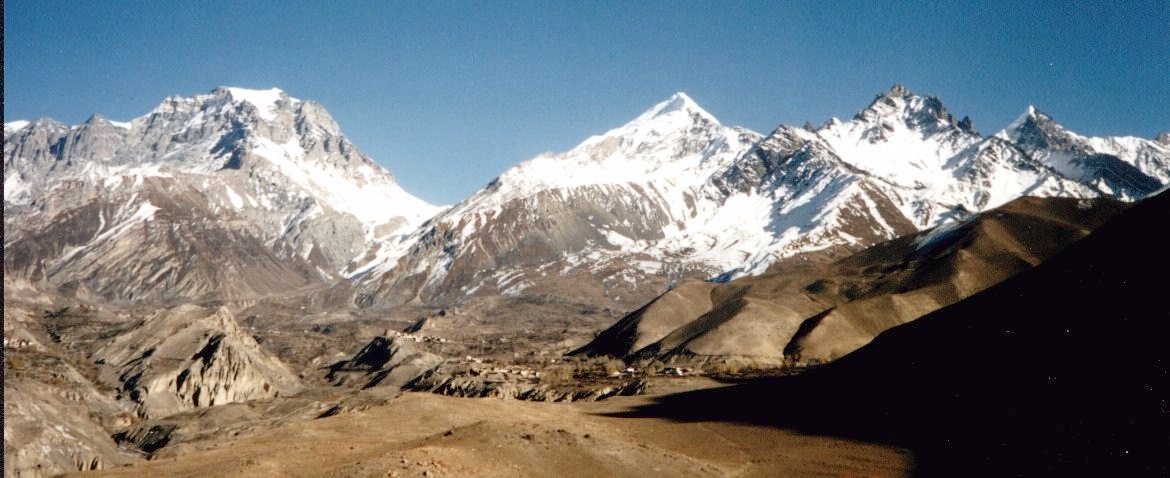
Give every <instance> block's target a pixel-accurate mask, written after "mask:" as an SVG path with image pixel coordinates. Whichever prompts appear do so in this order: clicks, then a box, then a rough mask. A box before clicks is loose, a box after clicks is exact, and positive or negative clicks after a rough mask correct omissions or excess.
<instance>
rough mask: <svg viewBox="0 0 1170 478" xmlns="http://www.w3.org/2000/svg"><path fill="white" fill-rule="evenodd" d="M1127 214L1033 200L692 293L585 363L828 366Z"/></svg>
mask: <svg viewBox="0 0 1170 478" xmlns="http://www.w3.org/2000/svg"><path fill="white" fill-rule="evenodd" d="M1125 207H1126V206H1125V205H1124V204H1122V203H1119V202H1116V201H1112V200H1107V199H1094V200H1085V199H1080V200H1078V199H1063V198H1031V197H1025V198H1020V199H1017V200H1015V201H1012V202H1010V203H1008V204H1006V205H1004V206H1002V207H1000V208H997V209H994V210H991V211H987V212H984V213H980V214H978V215H975V216H972V217H971V218H969V219H967V220H964V221H961V222H957V223H953V224H949V225H945V226H942V227H939V228H935V229H931V230H928V231H924V232H922V233H919V234H915V235H911V236H906V237H902V238H898V239H895V240H892V241H888V242H885V243H882V244H879V245H877V246H874V247H872V248H869V249H866V250H864V251H861V252H859V253H857V254H854V255H852V256H849V257H847V258H845V259H842V260H840V261H837V262H834V263H830V264H816V263H805V264H799V263H795V264H794V263H791V262H789V263H786V264H782V265H777V266H773V268H772V269H771V270H770V271H769V272H768V273H766V274H763V275H761V276H757V277H747V278H743V279H739V280H735V281H733V282H731V283H727V284H718V285H717V284H710V283H687V284H683V285H682V286H680V287H678V288H677V289H675V290H672V291H670V292H667V293H666V294H664V295H662V296H661V297H659V298H658V299H656V300H655V301H653V302H651V303H650V304H648V305H647V306H645V307H643V308H642V309H640V310H638V311H635V312H634V313H632V314H630V315H628V316H627V317H625V318H624V319H622V320H621V321H619V322H618V323H617V324H615V325H614V326H612V327H610V328H609V329H607V330H605V331H603V332H602V333H601V334H600V335H599V336H598V337H597V338H596V339H595V340H594V341H593V342H591V343H590V344H589V345H587V346H585V347H583V348H581V349H579V350H578V351H577V353H583V354H590V355H615V356H621V357H627V358H639V359H648V358H659V359H662V360H667V361H670V360H674V361H688V360H693V361H697V362H709V361H729V360H747V361H749V363H753V364H757V365H765V366H774V365H779V364H781V363H784V361H785V359H786V358H787V359H788V360H789V361H792V360H795V361H804V362H825V361H830V360H833V359H835V358H838V357H841V356H843V355H845V354H847V353H849V352H852V351H853V350H856V349H857V348H859V347H861V346H863V345H865V344H866V343H869V341H871V340H872V339H873V338H874V337H876V336H877V335H878V334H880V333H881V332H882V331H885V330H887V329H889V328H891V327H894V326H897V325H900V324H904V323H907V322H910V321H912V320H914V319H917V318H919V317H921V316H923V315H926V314H928V313H930V312H932V311H935V310H938V309H940V308H942V307H945V306H947V305H950V304H953V303H955V302H958V301H959V300H961V299H963V298H965V297H969V296H971V295H972V294H975V293H977V292H979V291H981V290H983V289H985V288H987V287H990V286H992V285H994V284H997V283H999V282H1001V281H1003V280H1004V279H1007V278H1009V277H1011V276H1013V275H1015V274H1017V273H1019V272H1021V271H1024V270H1027V269H1030V268H1032V267H1034V266H1036V265H1038V264H1040V263H1041V262H1043V261H1044V260H1045V259H1047V258H1049V257H1051V256H1052V255H1054V254H1056V253H1058V252H1060V251H1061V250H1063V249H1064V248H1065V247H1067V246H1068V245H1070V244H1072V243H1073V242H1075V241H1077V240H1078V239H1080V238H1083V237H1085V236H1086V235H1088V234H1089V233H1090V232H1091V231H1092V230H1094V229H1095V228H1097V227H1099V226H1100V225H1102V224H1104V223H1105V222H1107V221H1108V220H1109V219H1111V218H1113V217H1114V216H1115V215H1117V214H1118V213H1119V212H1120V211H1122V210H1124V208H1125Z"/></svg>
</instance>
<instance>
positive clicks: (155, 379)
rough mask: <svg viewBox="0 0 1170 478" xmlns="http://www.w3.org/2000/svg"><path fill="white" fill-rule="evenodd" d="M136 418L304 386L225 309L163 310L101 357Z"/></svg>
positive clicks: (109, 379) (277, 393)
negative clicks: (134, 412) (135, 409)
mask: <svg viewBox="0 0 1170 478" xmlns="http://www.w3.org/2000/svg"><path fill="white" fill-rule="evenodd" d="M94 359H95V360H96V361H97V363H99V364H102V365H105V366H107V367H108V372H107V374H108V375H110V376H109V377H107V380H106V381H107V382H110V383H117V384H119V387H120V392H121V395H122V396H123V398H128V399H130V400H131V401H133V402H135V403H137V404H138V405H137V413H138V415H139V416H142V417H146V418H158V417H162V416H166V415H170V414H174V413H177V412H180V411H183V410H189V409H192V408H199V407H209V406H213V405H222V404H225V403H232V402H241V401H248V400H259V399H266V398H273V397H278V396H280V395H282V394H283V395H288V394H290V393H292V392H294V391H296V390H297V389H298V388H299V387H300V384H299V381H298V380H297V378H296V376H295V375H294V374H293V373H292V372H290V371H289V370H288V369H287V368H286V367H285V365H284V364H283V363H281V362H280V360H279V359H277V358H276V357H273V356H271V355H269V354H268V353H267V352H265V351H264V350H263V349H261V348H260V345H259V344H258V343H257V342H256V340H255V339H254V338H253V337H252V336H251V335H249V334H248V333H246V332H245V331H244V330H243V329H241V328H240V327H239V325H238V324H236V322H235V319H234V318H233V317H232V315H231V313H230V312H228V311H227V309H225V308H223V307H219V308H203V307H196V306H180V307H176V308H173V309H169V310H163V311H159V312H158V313H156V314H154V315H152V316H149V317H147V318H145V319H143V320H142V322H141V323H140V324H138V325H137V326H136V327H134V328H133V329H131V330H129V331H128V332H125V333H122V334H121V335H119V336H118V337H116V338H114V340H113V341H112V342H110V343H109V344H108V345H106V346H104V347H102V348H101V349H100V350H98V351H97V352H96V353H95V354H94Z"/></svg>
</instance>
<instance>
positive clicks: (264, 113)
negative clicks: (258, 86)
mask: <svg viewBox="0 0 1170 478" xmlns="http://www.w3.org/2000/svg"><path fill="white" fill-rule="evenodd" d="M221 90H223V91H225V92H226V93H227V94H228V95H230V96H231V98H232V99H233V100H234V101H236V102H245V103H249V104H251V105H252V106H254V107H255V108H256V110H257V111H259V112H260V117H261V118H263V119H265V120H268V121H272V120H273V119H275V118H276V116H275V115H274V114H273V111H274V110H276V109H277V108H278V104H279V103H280V102H281V101H288V102H291V103H293V104H296V103H299V102H300V101H301V100H298V99H296V98H292V97H289V96H288V95H287V94H286V93H285V92H284V91H282V90H281V89H280V88H270V89H267V90H251V89H247V88H238V87H230V86H225V87H221V88H219V89H217V90H216V92H219V91H221Z"/></svg>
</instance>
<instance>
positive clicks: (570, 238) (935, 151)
mask: <svg viewBox="0 0 1170 478" xmlns="http://www.w3.org/2000/svg"><path fill="white" fill-rule="evenodd" d="M1022 118H1023V119H1021V120H1019V121H1017V122H1015V123H1013V124H1012V125H1010V126H1009V127H1008V128H1007V129H1005V130H1003V131H1001V132H1000V133H999V134H996V135H993V136H988V137H984V136H981V135H979V134H978V133H977V132H976V131H975V129H974V127H973V125H972V122H971V121H970V120H969V119H967V118H963V119H962V120H956V119H955V117H954V116H953V115H952V114H951V113H950V112H948V111H947V110H946V108H945V107H944V106H943V104H942V102H941V101H940V100H939V99H937V98H934V97H929V96H919V95H915V94H913V93H911V92H910V91H908V90H906V89H905V88H903V87H901V86H895V87H894V88H892V89H891V90H889V91H887V92H885V93H883V94H880V95H878V96H877V98H876V99H875V100H874V102H873V103H872V104H870V105H869V106H868V107H866V108H865V109H863V110H862V111H861V112H859V113H858V114H857V115H856V116H855V117H854V118H852V119H851V120H849V121H840V120H837V119H833V120H831V121H829V122H827V123H826V124H825V125H823V126H821V127H820V128H811V127H806V128H793V127H789V126H781V127H779V128H777V129H776V130H775V131H773V132H772V133H771V134H769V135H767V136H763V135H759V134H757V133H754V132H751V131H749V130H746V129H743V128H731V127H727V126H724V125H722V124H720V123H719V122H718V120H716V119H715V118H714V116H712V115H711V114H709V113H708V112H706V111H705V110H703V109H702V108H701V107H700V106H698V105H697V104H696V103H695V102H694V101H693V100H691V99H690V98H689V97H687V96H686V95H685V94H683V93H679V94H676V95H674V96H672V97H671V98H669V99H667V100H666V101H664V102H662V103H660V104H658V105H655V106H654V107H653V108H651V109H650V110H648V111H647V112H645V113H644V114H642V115H641V116H639V117H638V118H636V119H634V120H633V121H631V122H630V123H628V124H626V125H624V126H622V127H619V128H616V129H614V130H611V131H609V132H606V133H604V134H602V135H598V136H595V137H593V138H590V139H588V140H586V141H585V142H583V143H582V144H581V145H579V146H577V147H576V148H574V149H572V150H570V151H568V152H566V153H563V154H556V155H554V154H546V155H542V156H539V157H537V158H534V159H532V160H529V161H526V162H524V163H521V164H519V165H517V166H516V167H514V168H511V169H509V170H508V171H505V172H504V173H503V174H502V175H501V176H500V177H499V178H497V179H496V180H495V181H493V182H492V183H491V184H489V185H488V186H487V187H485V188H484V189H483V190H481V191H479V192H477V193H476V194H475V195H473V196H472V197H470V198H468V199H467V200H465V201H463V202H461V203H460V204H458V205H456V206H455V207H453V208H450V209H448V210H443V209H441V208H436V207H433V206H429V205H427V204H425V203H423V202H422V201H421V200H418V199H417V198H414V197H413V196H410V195H409V194H408V193H406V192H404V191H402V190H401V188H399V187H398V186H397V184H395V183H394V181H393V177H392V176H390V174H389V173H387V172H385V171H384V170H382V169H381V168H380V167H378V166H377V165H376V164H374V163H373V162H372V161H370V160H369V159H368V158H366V157H365V156H363V155H362V154H361V153H360V152H358V151H357V150H356V148H355V147H354V146H353V145H352V144H350V143H349V142H348V140H346V139H345V138H344V136H342V135H341V134H340V130H339V129H338V127H337V125H336V123H335V122H334V121H333V120H332V119H331V118H329V116H328V113H327V112H325V110H324V109H323V108H322V107H320V105H317V104H315V103H312V102H307V101H305V102H302V101H299V100H296V99H294V98H290V97H288V96H287V95H286V94H284V93H283V92H281V91H279V90H267V91H256V90H243V89H237V88H220V89H217V90H215V91H213V92H212V93H210V94H208V95H199V96H195V97H191V98H181V97H172V98H168V99H167V100H166V101H164V102H163V104H161V105H160V106H159V107H158V108H156V109H155V110H154V111H152V112H151V113H149V114H148V115H146V116H143V117H141V118H137V119H135V120H132V121H130V122H128V123H118V122H112V121H109V120H107V119H105V118H102V117H100V116H96V115H95V116H94V117H92V118H91V119H90V120H89V121H87V122H86V123H85V124H83V125H79V126H74V127H69V126H65V125H61V124H59V123H55V122H52V121H49V120H38V121H36V122H31V123H29V122H14V123H8V124H6V125H5V165H6V172H5V211H6V226H7V227H6V229H8V232H9V235H8V240H7V241H6V248H8V249H9V250H10V251H13V252H16V253H15V254H9V255H8V257H9V258H8V259H6V262H5V270H6V273H9V274H16V275H19V276H23V277H25V278H27V279H30V280H32V281H34V282H37V283H39V284H41V285H42V286H48V287H56V288H58V289H61V290H65V291H68V292H72V293H74V294H82V293H95V294H97V295H98V296H101V297H103V298H106V299H117V300H124V301H138V300H164V301H165V300H171V301H181V300H192V299H195V300H232V299H241V300H243V299H247V298H256V297H272V296H274V295H276V294H285V295H287V294H296V293H298V292H297V291H303V290H305V289H306V288H312V287H317V286H320V285H321V284H323V283H325V282H330V281H336V280H339V279H341V278H351V279H353V283H354V285H355V286H356V291H357V292H356V297H355V301H356V302H357V303H358V304H359V305H363V306H368V305H375V304H381V305H395V304H403V303H415V304H420V303H421V304H424V305H425V304H430V305H441V304H451V303H459V302H462V301H465V300H467V299H468V298H469V297H474V296H483V295H503V296H506V297H509V296H511V297H516V296H549V295H551V296H562V297H563V296H571V297H572V298H574V299H575V300H578V301H582V302H586V303H594V302H597V301H602V302H611V303H618V304H621V306H622V307H625V308H627V309H632V308H633V307H632V306H636V305H641V304H642V303H644V302H646V301H647V300H649V299H650V298H652V297H653V296H655V295H657V294H658V293H660V292H661V291H662V290H664V289H665V288H667V286H668V284H670V283H672V282H674V281H676V280H677V279H679V278H681V277H693V278H710V277H715V276H719V277H720V278H722V279H728V278H732V277H737V276H741V275H754V274H759V273H762V272H763V271H765V270H767V269H768V268H769V267H770V266H771V265H773V264H776V263H778V262H783V261H785V260H788V259H789V258H793V257H797V256H799V257H805V258H808V257H812V255H819V256H822V257H829V258H833V257H839V256H841V255H843V254H845V253H847V252H852V251H856V250H859V249H861V248H864V247H867V246H870V245H873V244H876V243H878V242H881V241H884V240H887V239H890V238H893V237H897V236H901V235H905V234H909V233H913V232H917V231H919V230H921V229H924V228H927V227H932V226H936V225H938V224H941V223H944V222H946V221H949V220H953V219H961V218H963V217H966V216H967V215H969V214H971V213H974V212H978V211H982V210H986V209H988V208H991V207H995V206H998V205H1000V204H1004V203H1006V202H1007V201H1009V200H1011V199H1013V198H1015V197H1018V196H1020V195H1034V196H1065V197H1093V196H1097V195H1101V194H1105V195H1109V196H1116V197H1120V198H1122V199H1133V198H1137V197H1142V196H1143V195H1145V194H1148V193H1149V192H1151V191H1153V190H1155V189H1157V188H1155V186H1157V187H1161V185H1162V184H1165V183H1166V182H1167V181H1170V172H1168V171H1170V166H1168V165H1170V159H1168V158H1170V148H1168V147H1167V145H1166V144H1165V143H1166V141H1162V142H1158V141H1147V140H1141V139H1138V138H1085V137H1081V136H1077V135H1075V134H1073V133H1070V132H1067V131H1065V130H1064V129H1063V128H1062V127H1060V126H1059V125H1057V124H1056V123H1055V122H1053V121H1051V118H1048V117H1047V116H1045V115H1043V114H1040V113H1037V112H1035V111H1034V109H1032V108H1029V111H1028V112H1027V113H1026V114H1025V115H1024V116H1023V117H1022ZM1029 118H1031V119H1029ZM1070 145H1071V146H1070ZM1070 151H1071V152H1070ZM1070 158H1071V159H1070ZM436 213H437V214H438V215H435V214H436ZM432 216H433V217H432ZM428 218H430V219H429V220H428ZM223 244H232V247H227V248H225V247H222V245H223ZM211 256H213V257H211ZM209 257H211V258H210V259H209ZM192 258H195V259H194V260H192Z"/></svg>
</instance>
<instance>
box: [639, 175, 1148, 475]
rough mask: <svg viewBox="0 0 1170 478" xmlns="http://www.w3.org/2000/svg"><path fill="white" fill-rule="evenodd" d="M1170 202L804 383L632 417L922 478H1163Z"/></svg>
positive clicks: (700, 396) (691, 397) (759, 385)
mask: <svg viewBox="0 0 1170 478" xmlns="http://www.w3.org/2000/svg"><path fill="white" fill-rule="evenodd" d="M1167 223H1170V193H1162V194H1160V195H1159V196H1157V197H1154V198H1151V199H1147V200H1145V201H1143V202H1141V203H1139V204H1138V205H1136V206H1134V207H1133V208H1132V209H1130V210H1129V211H1127V212H1125V213H1123V214H1121V215H1120V216H1118V217H1117V218H1115V219H1114V220H1113V221H1111V222H1110V223H1108V224H1106V225H1104V226H1102V227H1101V228H1100V229H1098V230H1097V231H1096V232H1094V233H1093V234H1091V235H1090V236H1088V237H1087V238H1085V239H1083V240H1081V241H1079V242H1078V243H1076V244H1074V245H1072V246H1071V247H1070V248H1069V249H1067V250H1066V251H1064V252H1062V253H1060V254H1058V255H1057V256H1055V257H1053V258H1052V259H1050V260H1049V261H1047V262H1045V263H1044V264H1041V265H1040V266H1038V267H1036V268H1035V269H1031V270H1028V271H1025V272H1023V273H1021V274H1019V275H1017V276H1015V277H1013V278H1011V279H1008V280H1007V281H1005V282H1003V283H1001V284H999V285H996V286H994V287H992V288H990V289H988V290H985V291H983V292H981V293H979V294H976V295H974V296H972V297H970V298H967V299H966V300H963V301H961V302H959V303H956V304H954V305H952V306H949V307H946V308H944V309H941V310H938V311H936V312H934V313H931V314H929V315H927V316H925V317H923V318H921V319H919V320H916V321H914V322H911V323H908V324H905V325H902V326H899V327H896V328H893V329H890V330H888V331H886V332H884V333H882V334H881V335H880V336H878V338H877V339H875V340H874V341H873V342H872V343H870V344H869V345H867V346H865V347H863V348H861V349H859V350H857V351H856V352H854V353H852V354H849V355H847V356H845V357H842V358H841V359H840V360H838V361H837V362H834V363H832V364H830V365H827V366H824V367H822V368H819V369H816V370H813V371H810V372H808V373H806V374H803V375H800V376H796V377H781V378H770V379H761V380H756V381H752V382H748V383H743V384H740V385H734V386H729V387H724V388H719V389H712V390H701V391H695V392H688V393H682V394H677V395H672V396H667V397H664V398H662V399H660V400H659V401H658V402H657V403H655V404H651V405H647V406H645V407H641V408H639V409H636V410H634V411H631V412H629V413H626V414H623V415H624V416H631V417H640V416H655V417H666V418H672V419H676V420H680V421H711V420H715V421H736V422H746V423H754V424H765V425H772V426H783V427H791V428H795V429H799V430H802V431H806V432H809V433H816V434H830V435H839V436H847V437H853V438H859V439H865V440H871V441H880V442H886V443H891V444H896V445H899V446H906V447H909V448H911V449H913V450H914V452H915V456H916V467H917V470H916V471H917V473H918V474H920V475H925V476H953V475H981V476H987V475H992V476H996V475H1028V476H1031V475H1061V476H1068V475H1087V474H1094V475H1095V474H1105V475H1107V476H1132V475H1155V476H1165V475H1166V474H1167V473H1170V466H1168V463H1170V453H1167V452H1168V451H1170V405H1168V398H1170V387H1168V384H1170V376H1168V373H1170V369H1168V365H1170V348H1168V347H1167V346H1166V335H1165V333H1164V330H1165V324H1167V323H1168V321H1170V305H1168V304H1167V296H1168V294H1167V290H1168V289H1167V287H1166V281H1165V276H1164V274H1165V273H1166V271H1167V270H1170V251H1168V250H1167V246H1168V245H1170V243H1168V242H1167V240H1166V236H1165V235H1164V234H1163V233H1161V232H1160V229H1159V228H1160V227H1161V226H1162V225H1164V224H1167Z"/></svg>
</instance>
